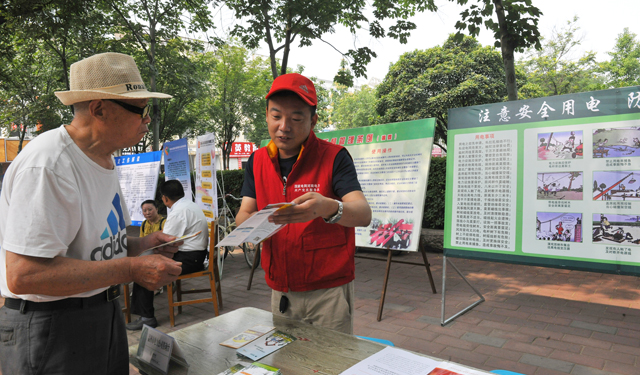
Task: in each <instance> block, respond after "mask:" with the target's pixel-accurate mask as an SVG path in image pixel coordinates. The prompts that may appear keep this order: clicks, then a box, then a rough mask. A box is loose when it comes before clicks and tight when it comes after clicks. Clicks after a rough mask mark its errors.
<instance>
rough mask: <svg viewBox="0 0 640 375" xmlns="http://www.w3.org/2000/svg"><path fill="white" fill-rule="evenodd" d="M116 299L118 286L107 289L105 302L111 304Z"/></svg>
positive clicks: (118, 293)
mask: <svg viewBox="0 0 640 375" xmlns="http://www.w3.org/2000/svg"><path fill="white" fill-rule="evenodd" d="M118 297H120V285H119V284H118V285H111V286H110V287H109V289H107V302H111V301H113V300H114V299H116V298H118Z"/></svg>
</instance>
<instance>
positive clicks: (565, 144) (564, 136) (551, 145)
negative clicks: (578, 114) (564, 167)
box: [538, 130, 583, 160]
mask: <svg viewBox="0 0 640 375" xmlns="http://www.w3.org/2000/svg"><path fill="white" fill-rule="evenodd" d="M582 139H583V138H582V130H576V131H564V132H546V133H538V160H554V159H582V158H583V153H582V149H583V144H582V143H583V142H582Z"/></svg>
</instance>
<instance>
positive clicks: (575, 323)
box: [129, 252, 640, 375]
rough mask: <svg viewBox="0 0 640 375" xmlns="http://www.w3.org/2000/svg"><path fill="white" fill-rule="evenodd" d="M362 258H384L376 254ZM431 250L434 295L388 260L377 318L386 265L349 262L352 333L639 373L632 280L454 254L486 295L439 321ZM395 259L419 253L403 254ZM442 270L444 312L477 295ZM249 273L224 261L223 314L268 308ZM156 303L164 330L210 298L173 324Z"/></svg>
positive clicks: (639, 299)
mask: <svg viewBox="0 0 640 375" xmlns="http://www.w3.org/2000/svg"><path fill="white" fill-rule="evenodd" d="M363 255H366V256H377V257H380V258H383V257H384V255H383V254H381V253H375V252H373V253H371V252H367V253H364V254H363ZM428 257H429V261H430V262H431V270H432V272H433V276H434V278H435V281H436V287H437V290H438V294H436V295H434V294H432V293H431V290H430V287H429V282H428V278H427V274H426V271H425V268H424V267H421V266H413V265H406V264H393V265H392V267H391V273H390V280H389V289H388V293H387V298H386V302H385V309H384V313H383V318H382V321H380V322H378V321H377V320H376V316H377V309H378V303H379V299H380V294H381V291H382V284H383V277H384V271H385V263H384V262H379V261H374V260H367V259H356V295H357V299H356V317H355V322H356V323H355V334H357V335H363V336H371V337H378V338H383V339H388V340H391V341H393V342H394V343H395V345H396V346H398V347H400V348H405V349H409V350H413V351H416V352H421V353H425V354H429V355H432V356H435V357H439V358H443V359H448V360H452V361H456V362H459V363H463V364H466V365H470V366H473V367H477V368H481V369H486V370H493V369H506V370H511V371H517V372H520V373H523V374H527V375H554V374H556V375H560V374H562V375H566V374H571V375H600V374H623V375H638V374H640V296H639V295H640V279H639V278H637V277H630V276H617V275H607V274H600V273H588V272H579V271H565V270H557V269H550V268H541V267H530V266H518V265H507V264H501V263H491V262H482V261H471V260H464V259H453V262H454V263H455V265H456V266H457V267H458V268H459V269H460V270H461V271H462V272H463V273H464V274H465V275H466V277H467V278H468V279H469V280H470V282H471V283H472V284H473V285H474V286H475V287H476V288H477V289H478V290H479V291H480V292H481V293H482V294H483V295H484V297H485V298H486V302H484V303H482V304H480V305H479V306H477V307H475V308H474V309H473V310H471V311H470V312H468V313H466V314H464V315H462V316H461V317H459V318H458V319H456V320H455V321H454V322H453V323H450V324H448V325H447V326H445V327H442V326H441V325H440V313H441V297H442V295H441V290H442V256H441V255H440V254H432V253H430V254H428ZM394 259H398V260H403V261H419V260H421V257H420V256H419V254H404V255H400V256H397V257H394ZM447 270H448V271H447V293H446V297H447V303H446V315H447V316H451V315H453V314H454V313H456V312H457V311H459V309H461V308H463V307H466V306H468V305H470V304H471V303H472V302H473V301H475V300H476V299H477V296H476V295H475V293H474V292H473V291H472V290H471V289H470V288H469V287H468V286H467V284H466V283H464V281H462V279H460V278H459V277H458V276H457V275H456V274H455V272H454V271H453V270H452V268H451V267H447ZM248 278H249V268H248V267H247V265H246V263H245V262H244V258H243V257H242V253H241V252H238V253H236V254H233V257H230V258H228V259H227V261H226V262H225V267H224V272H223V278H222V290H223V302H224V308H223V310H222V313H225V312H229V311H232V310H234V309H237V308H239V307H245V306H252V307H257V308H262V309H265V310H269V309H270V303H269V300H270V290H269V288H268V287H267V286H266V284H265V281H264V273H263V271H262V270H258V271H257V272H256V277H255V278H254V284H253V287H252V288H251V290H250V291H247V290H246V287H247V281H248ZM203 282H204V278H203ZM190 285H193V287H199V285H196V283H193V284H190ZM155 307H156V318H157V319H158V321H159V323H160V325H161V326H160V329H161V330H162V331H165V332H169V331H172V330H175V329H181V328H184V327H186V326H188V325H190V324H193V323H195V322H199V321H201V320H203V319H208V318H211V317H213V316H214V314H213V305H210V304H199V305H193V306H188V307H184V308H183V314H181V315H178V316H177V317H176V327H175V328H173V329H170V327H169V315H168V314H169V313H168V308H167V294H166V292H165V293H162V294H159V295H157V296H156V299H155ZM138 339H139V333H131V334H129V341H130V344H133V343H136V342H137V340H138ZM327 360H329V359H327ZM288 375H289V374H288Z"/></svg>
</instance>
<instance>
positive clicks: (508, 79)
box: [493, 0, 518, 101]
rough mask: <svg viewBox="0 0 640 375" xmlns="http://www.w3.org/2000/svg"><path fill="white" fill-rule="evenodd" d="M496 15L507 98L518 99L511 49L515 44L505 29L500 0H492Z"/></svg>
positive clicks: (505, 24) (502, 7) (505, 23)
mask: <svg viewBox="0 0 640 375" xmlns="http://www.w3.org/2000/svg"><path fill="white" fill-rule="evenodd" d="M493 4H494V5H495V8H496V15H497V16H498V27H499V28H500V50H501V52H502V62H503V63H504V74H505V83H506V85H507V96H508V100H510V101H511V100H518V87H517V85H516V68H515V65H514V57H513V50H514V49H515V46H514V45H513V41H512V40H511V37H510V35H509V32H508V31H507V21H506V19H505V15H504V6H503V5H502V0H493Z"/></svg>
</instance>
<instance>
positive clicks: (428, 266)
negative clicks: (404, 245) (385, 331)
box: [356, 243, 438, 321]
mask: <svg viewBox="0 0 640 375" xmlns="http://www.w3.org/2000/svg"><path fill="white" fill-rule="evenodd" d="M418 250H420V253H422V259H423V260H424V264H423V263H416V262H403V261H399V260H391V257H392V255H393V251H394V250H389V249H387V251H388V255H387V269H386V271H385V273H384V285H383V286H382V296H381V297H380V305H379V306H378V321H381V320H382V310H383V309H384V299H385V297H386V295H387V283H388V282H389V273H390V271H391V263H402V264H411V265H414V266H425V268H426V269H427V274H428V275H429V283H430V284H431V291H432V292H433V294H436V293H438V291H436V284H435V282H434V281H433V275H432V274H431V264H429V261H428V260H427V253H426V251H425V250H424V247H423V246H422V243H420V244H419V245H418ZM356 258H362V259H371V260H382V259H380V258H372V257H365V256H361V255H360V256H359V255H356Z"/></svg>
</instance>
